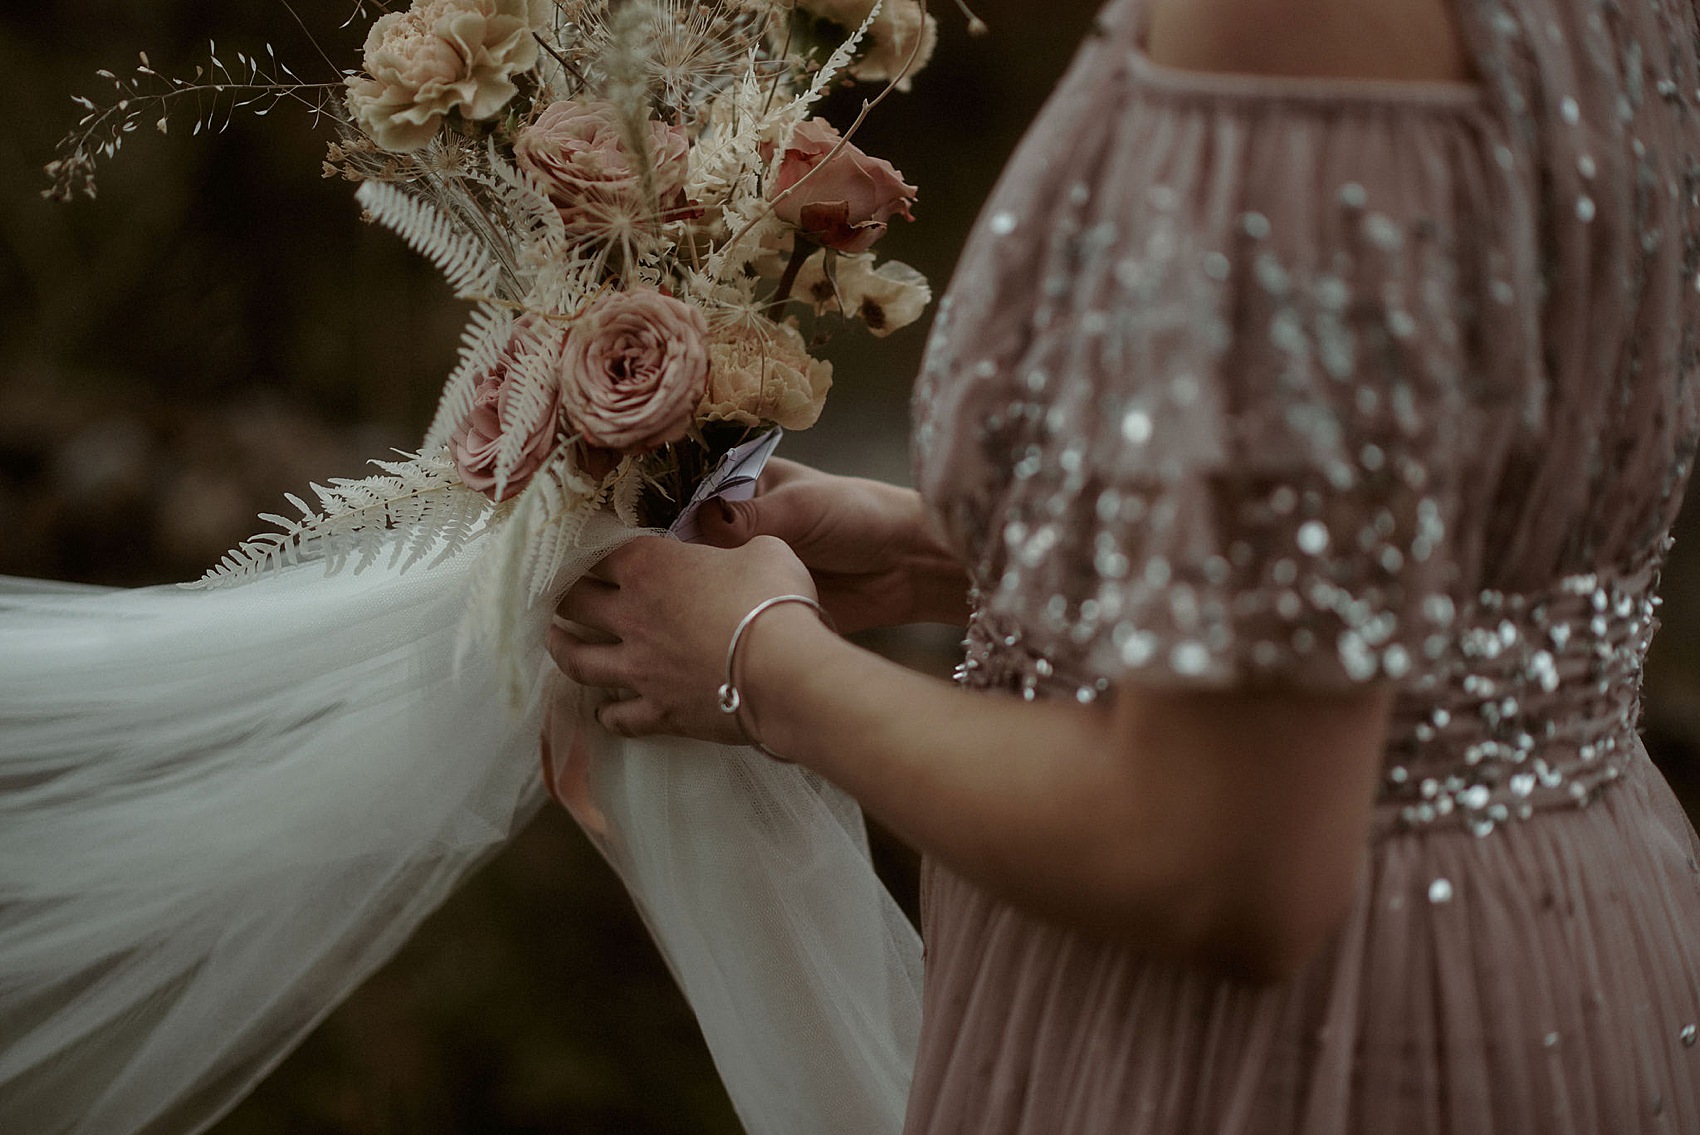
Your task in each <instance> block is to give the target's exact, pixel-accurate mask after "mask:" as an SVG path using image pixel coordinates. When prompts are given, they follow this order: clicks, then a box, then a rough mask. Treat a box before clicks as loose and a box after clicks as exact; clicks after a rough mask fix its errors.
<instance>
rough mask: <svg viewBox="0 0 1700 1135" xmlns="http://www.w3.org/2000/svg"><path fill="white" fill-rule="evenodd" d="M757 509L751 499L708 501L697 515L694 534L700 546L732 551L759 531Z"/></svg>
mask: <svg viewBox="0 0 1700 1135" xmlns="http://www.w3.org/2000/svg"><path fill="white" fill-rule="evenodd" d="M760 511H761V510H760V506H759V505H758V504H757V502H756V501H755V500H753V499H752V500H743V501H729V500H716V501H710V502H709V503H708V504H707V505H705V506H704V507H703V509H702V511H701V512H700V513H698V514H697V531H698V533H700V537H699V538H700V539H701V541H702V542H703V543H704V544H708V545H711V546H713V547H716V548H736V547H739V546H740V545H743V544H747V543H748V542H749V540H750V537H752V536H756V535H759V534H760V533H761V531H762V529H761V520H760V516H759V513H760Z"/></svg>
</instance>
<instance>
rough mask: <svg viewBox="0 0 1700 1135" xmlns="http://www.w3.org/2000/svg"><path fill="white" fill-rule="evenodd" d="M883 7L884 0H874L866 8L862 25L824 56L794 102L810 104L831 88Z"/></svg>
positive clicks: (853, 57) (849, 62)
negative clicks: (866, 12) (829, 53)
mask: <svg viewBox="0 0 1700 1135" xmlns="http://www.w3.org/2000/svg"><path fill="white" fill-rule="evenodd" d="M884 7H885V0H874V6H873V7H872V8H870V9H868V14H867V16H866V17H865V18H864V19H863V20H862V26H861V27H859V28H857V29H856V30H855V31H853V32H851V33H850V35H849V36H848V38H846V39H845V40H844V42H843V43H841V44H839V45H838V47H837V48H836V49H834V50H833V53H832V54H831V55H829V56H827V57H826V62H825V63H823V64H821V69H820V70H819V71H817V72H815V77H814V79H813V81H812V82H810V83H809V86H808V89H807V90H805V91H804V92H803V93H801V94H799V95H798V96H797V98H796V99H795V100H793V101H794V102H795V103H799V104H801V105H803V106H811V105H813V104H814V103H816V102H818V101H819V100H820V98H821V97H822V96H823V95H825V94H826V93H827V91H829V90H831V89H832V84H833V81H834V80H835V79H837V78H838V75H839V72H841V71H844V70H846V69H848V68H849V66H850V65H851V64H852V63H854V62H855V61H856V49H857V48H858V47H860V46H862V40H863V38H864V37H865V36H867V34H868V29H869V28H871V27H873V26H874V21H875V20H877V19H879V14H880V9H882V8H884Z"/></svg>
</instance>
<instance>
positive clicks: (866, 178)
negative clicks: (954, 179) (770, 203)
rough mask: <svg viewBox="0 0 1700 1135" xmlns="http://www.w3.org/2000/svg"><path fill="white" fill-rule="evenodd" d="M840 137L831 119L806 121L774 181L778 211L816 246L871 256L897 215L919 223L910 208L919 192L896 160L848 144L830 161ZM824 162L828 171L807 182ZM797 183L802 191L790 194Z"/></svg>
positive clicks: (793, 139) (814, 176)
mask: <svg viewBox="0 0 1700 1135" xmlns="http://www.w3.org/2000/svg"><path fill="white" fill-rule="evenodd" d="M839 137H840V136H839V133H838V131H837V130H836V129H834V128H833V125H832V124H831V123H830V122H827V121H826V120H825V119H821V118H806V119H804V120H803V121H802V122H799V123H798V124H797V127H796V129H795V130H794V131H792V134H791V140H790V142H789V143H788V144H787V145H786V147H785V152H784V155H783V156H782V157H781V158H780V162H779V173H778V176H777V177H776V178H775V179H774V185H773V190H772V194H771V196H772V197H773V198H774V200H775V204H774V209H773V211H774V213H776V214H777V215H778V216H779V218H780V219H781V220H783V221H785V222H786V223H787V224H790V225H795V226H796V227H797V229H798V230H799V231H800V232H801V233H802V234H803V235H804V236H805V237H807V238H808V239H809V240H812V241H814V242H815V243H816V244H819V245H823V246H825V247H827V248H835V249H837V250H838V251H840V252H866V251H867V250H868V249H869V248H871V247H873V244H874V242H875V241H877V240H879V238H880V237H882V236H884V235H885V230H886V225H887V222H889V221H890V220H891V218H892V217H896V216H901V217H902V218H903V219H904V220H906V221H912V220H914V219H915V218H914V216H913V215H912V214H911V213H910V212H909V206H910V205H911V204H912V203H913V202H914V200H915V194H916V192H917V191H916V189H915V187H914V186H913V185H908V184H906V183H905V182H904V180H903V175H902V174H901V173H899V172H898V171H897V170H896V169H895V168H893V167H892V164H891V163H890V162H888V161H886V160H884V159H883V158H873V157H869V156H868V155H867V154H864V153H863V152H862V151H861V150H859V149H858V148H857V147H856V146H855V145H853V144H851V143H848V142H846V143H845V144H844V147H843V148H842V149H841V150H839V151H838V154H837V156H835V157H834V158H833V159H832V160H831V161H829V162H828V161H826V158H827V155H828V154H829V153H831V152H832V149H833V147H834V146H836V145H838V142H839ZM822 162H826V165H825V167H824V168H821V169H820V172H819V173H815V174H814V175H813V176H812V177H809V178H808V180H807V181H804V180H803V179H804V177H805V176H807V175H809V174H810V173H811V171H813V170H815V169H816V168H817V167H819V166H820V165H821V163H822ZM799 182H801V185H799V184H798V183H799ZM794 185H798V188H797V189H796V190H795V191H792V192H790V193H787V192H786V191H787V190H790V189H791V187H792V186H794Z"/></svg>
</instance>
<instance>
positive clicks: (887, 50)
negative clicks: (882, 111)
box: [850, 0, 939, 91]
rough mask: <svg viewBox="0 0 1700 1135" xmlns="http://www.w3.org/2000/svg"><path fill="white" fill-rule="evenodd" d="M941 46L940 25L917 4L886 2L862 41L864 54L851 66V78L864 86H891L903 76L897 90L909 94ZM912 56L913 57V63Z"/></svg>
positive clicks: (899, 0) (909, 0)
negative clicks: (923, 69) (920, 73)
mask: <svg viewBox="0 0 1700 1135" xmlns="http://www.w3.org/2000/svg"><path fill="white" fill-rule="evenodd" d="M863 15H864V16H866V12H865V11H864V13H863ZM851 26H855V25H851ZM938 42H939V25H938V21H937V20H935V19H933V18H932V17H931V16H924V15H923V14H922V12H921V6H920V5H919V4H917V3H915V0H886V3H885V5H884V7H882V8H881V9H880V14H879V15H878V16H876V17H875V18H874V22H873V23H872V24H871V25H869V27H868V34H867V35H866V36H865V37H864V38H863V40H862V43H863V45H864V47H863V52H862V54H861V56H860V57H859V58H858V59H857V60H856V62H855V63H853V64H851V66H850V75H851V77H852V78H855V79H859V80H861V81H862V82H864V83H888V82H890V81H891V80H893V79H897V77H898V76H899V75H902V76H903V78H901V79H899V80H898V83H897V89H898V90H900V91H907V90H908V89H909V88H910V86H911V85H912V81H913V80H914V78H915V74H916V72H918V71H920V70H921V68H923V67H925V66H926V65H927V62H928V61H929V60H931V59H932V57H933V50H934V49H935V48H936V47H938ZM910 56H914V62H913V63H911V62H910ZM905 67H908V70H907V71H905V70H904V68H905Z"/></svg>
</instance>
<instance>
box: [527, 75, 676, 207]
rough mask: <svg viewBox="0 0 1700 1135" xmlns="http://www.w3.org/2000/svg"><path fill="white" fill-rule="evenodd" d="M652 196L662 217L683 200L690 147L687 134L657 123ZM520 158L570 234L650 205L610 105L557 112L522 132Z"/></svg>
mask: <svg viewBox="0 0 1700 1135" xmlns="http://www.w3.org/2000/svg"><path fill="white" fill-rule="evenodd" d="M648 127H649V138H648V141H649V147H650V152H649V155H648V158H649V168H650V188H651V189H652V191H653V192H654V195H655V200H656V204H657V205H658V206H659V207H660V208H662V209H663V210H667V209H673V208H677V207H678V206H679V205H680V204H681V203H682V202H683V198H684V189H685V178H686V175H687V174H688V172H689V154H690V140H689V138H688V137H687V135H686V133H685V131H684V129H683V128H682V127H679V126H669V125H667V124H666V123H664V122H656V121H654V120H651V121H650V122H649V123H648ZM514 157H515V159H516V160H517V161H518V162H519V164H520V165H521V166H523V167H524V168H525V169H527V170H529V171H530V172H531V173H532V174H533V175H535V176H536V178H537V179H538V181H539V182H540V183H541V184H542V186H543V188H544V190H545V191H546V192H547V193H548V194H549V200H551V201H553V202H554V203H555V205H556V207H557V208H559V209H560V211H561V218H562V220H564V221H566V222H567V225H568V227H569V228H583V227H587V226H588V225H590V224H592V223H593V221H594V220H595V218H596V217H597V216H598V215H600V214H604V213H608V212H612V211H619V210H630V209H631V208H633V207H634V206H640V205H641V204H642V203H643V197H644V193H643V189H644V186H643V167H642V163H640V162H638V161H636V160H634V156H633V155H632V154H631V152H630V151H629V149H628V147H627V145H626V142H625V138H624V135H623V134H622V132H621V128H620V110H619V107H617V106H616V105H615V104H614V103H612V102H609V101H607V100H605V99H583V100H580V99H569V100H567V101H565V102H557V103H552V104H550V105H549V106H548V107H547V108H546V109H545V110H544V111H543V113H542V114H541V115H539V116H538V118H537V121H536V122H534V123H532V124H531V125H530V126H527V127H526V128H525V129H524V130H522V131H521V132H520V135H519V138H518V139H517V140H516V141H515V142H514Z"/></svg>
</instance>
